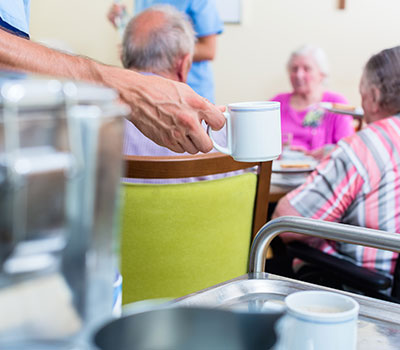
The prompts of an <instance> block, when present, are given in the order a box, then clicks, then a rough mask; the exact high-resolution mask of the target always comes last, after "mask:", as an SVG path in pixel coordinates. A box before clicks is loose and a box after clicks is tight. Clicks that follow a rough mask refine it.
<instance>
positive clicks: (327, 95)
mask: <svg viewBox="0 0 400 350" xmlns="http://www.w3.org/2000/svg"><path fill="white" fill-rule="evenodd" d="M322 101H325V102H338V103H348V101H347V98H346V97H344V96H343V95H342V94H339V93H338V92H333V91H325V92H324V95H323V96H322Z"/></svg>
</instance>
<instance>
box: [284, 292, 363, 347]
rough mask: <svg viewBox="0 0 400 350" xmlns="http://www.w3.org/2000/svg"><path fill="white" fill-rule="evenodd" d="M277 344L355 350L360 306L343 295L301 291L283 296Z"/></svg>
mask: <svg viewBox="0 0 400 350" xmlns="http://www.w3.org/2000/svg"><path fill="white" fill-rule="evenodd" d="M285 303H286V308H287V316H285V318H284V319H283V320H282V323H281V326H280V330H279V333H280V346H279V347H278V349H280V350H281V349H282V350H283V349H290V350H300V349H301V350H321V349H323V350H337V349H346V350H355V349H356V348H357V318H358V310H359V305H358V303H357V302H356V301H355V300H354V299H353V298H350V297H348V296H346V295H342V294H339V293H333V292H325V291H304V292H297V293H293V294H290V295H289V296H287V297H286V299H285Z"/></svg>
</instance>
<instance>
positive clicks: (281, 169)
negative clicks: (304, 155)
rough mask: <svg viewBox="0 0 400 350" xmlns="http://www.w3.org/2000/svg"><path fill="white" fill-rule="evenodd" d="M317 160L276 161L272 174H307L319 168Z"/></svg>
mask: <svg viewBox="0 0 400 350" xmlns="http://www.w3.org/2000/svg"><path fill="white" fill-rule="evenodd" d="M317 164H318V163H317V161H316V160H309V159H307V160H274V161H273V162H272V172H274V173H307V172H310V171H313V170H314V169H315V167H316V166H317Z"/></svg>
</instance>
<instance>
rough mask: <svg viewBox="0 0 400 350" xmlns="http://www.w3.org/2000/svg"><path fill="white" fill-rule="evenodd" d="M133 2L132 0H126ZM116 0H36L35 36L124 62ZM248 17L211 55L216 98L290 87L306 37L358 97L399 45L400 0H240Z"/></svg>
mask: <svg viewBox="0 0 400 350" xmlns="http://www.w3.org/2000/svg"><path fill="white" fill-rule="evenodd" d="M123 2H124V3H126V4H127V5H128V7H129V8H131V7H132V4H131V3H132V1H131V0H123ZM110 3H111V0H84V1H82V0H69V1H64V0H33V1H32V4H31V7H32V12H31V34H32V38H33V40H42V39H46V40H49V39H57V40H60V41H62V42H64V43H65V44H66V45H67V46H68V47H70V48H71V49H72V50H73V51H75V52H76V53H79V54H83V55H87V56H90V57H93V58H95V59H97V60H99V61H102V62H105V63H109V64H119V60H118V53H117V43H118V35H117V33H116V32H115V31H114V30H113V29H112V27H111V25H109V24H108V23H107V21H106V19H105V17H106V13H107V9H108V6H109V5H110ZM242 3H243V20H242V23H241V24H239V25H225V31H224V33H223V34H222V35H221V36H220V37H219V39H218V54H217V58H216V60H215V62H214V72H215V79H216V97H217V102H218V103H221V104H222V103H229V102H233V101H246V100H258V99H268V98H270V97H272V96H273V95H274V94H276V93H278V92H282V91H287V90H288V89H289V88H290V85H289V82H288V78H287V74H286V70H285V65H286V60H287V58H288V56H289V54H290V52H291V51H292V50H293V49H295V48H297V47H298V46H300V45H302V44H304V43H312V44H315V45H318V46H321V47H322V48H324V49H325V51H326V52H327V54H328V57H329V59H330V64H331V79H330V82H329V85H328V87H329V88H330V89H332V90H335V91H339V92H342V93H343V94H344V95H345V96H347V98H348V99H349V101H350V102H351V103H352V104H359V96H358V81H359V77H360V74H361V70H362V66H363V65H364V63H365V61H366V60H367V59H368V57H369V56H370V55H371V54H373V53H375V52H378V51H379V50H381V49H383V48H387V47H391V46H395V45H398V44H399V39H400V35H399V30H398V14H399V13H400V1H398V0H385V1H381V0H348V1H347V8H346V10H344V11H340V10H337V3H338V1H337V0H242Z"/></svg>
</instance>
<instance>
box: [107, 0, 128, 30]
mask: <svg viewBox="0 0 400 350" xmlns="http://www.w3.org/2000/svg"><path fill="white" fill-rule="evenodd" d="M125 11H126V6H125V5H123V4H116V3H114V4H112V6H111V7H110V9H109V10H108V13H107V18H108V20H109V21H110V22H111V24H112V25H113V26H114V28H117V27H118V26H117V18H120V17H121V16H122V14H123V13H124V12H125Z"/></svg>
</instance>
